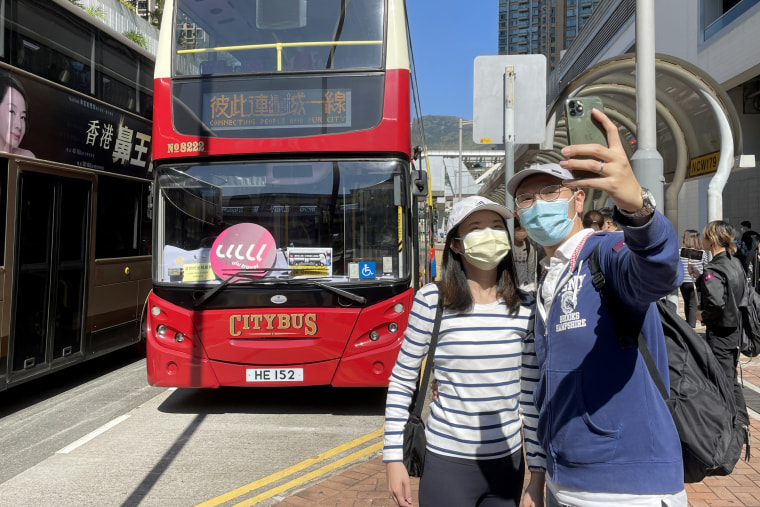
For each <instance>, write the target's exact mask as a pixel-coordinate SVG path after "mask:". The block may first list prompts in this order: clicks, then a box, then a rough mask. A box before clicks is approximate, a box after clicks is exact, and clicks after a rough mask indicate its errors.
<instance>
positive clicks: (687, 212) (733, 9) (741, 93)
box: [547, 0, 760, 236]
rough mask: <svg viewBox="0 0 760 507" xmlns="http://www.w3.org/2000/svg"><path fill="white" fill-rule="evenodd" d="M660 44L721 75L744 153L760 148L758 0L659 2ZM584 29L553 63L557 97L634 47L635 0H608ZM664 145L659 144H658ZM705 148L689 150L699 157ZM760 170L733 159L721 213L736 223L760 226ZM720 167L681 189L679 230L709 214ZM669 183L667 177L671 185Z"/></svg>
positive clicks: (664, 51) (704, 127)
mask: <svg viewBox="0 0 760 507" xmlns="http://www.w3.org/2000/svg"><path fill="white" fill-rule="evenodd" d="M654 11H655V12H654V14H655V26H654V38H655V51H656V52H657V53H658V54H660V55H670V56H674V57H677V58H679V59H681V60H684V61H686V62H687V63H689V64H691V65H693V66H695V67H697V68H699V69H701V70H702V71H703V72H705V73H706V74H708V75H709V76H710V77H711V78H712V79H713V80H715V81H716V82H717V83H718V84H719V86H720V87H721V89H722V90H723V91H724V92H725V93H726V95H727V96H728V98H729V100H730V102H731V105H732V106H733V108H734V109H735V110H736V113H737V117H738V120H739V124H740V127H741V128H740V129H738V132H737V133H736V134H735V136H740V138H739V139H738V140H737V141H738V142H737V144H738V145H740V146H741V153H736V155H740V154H743V155H755V157H756V158H758V155H760V52H758V51H756V50H754V48H757V47H760V30H758V29H757V27H758V26H760V0H740V1H732V2H724V1H722V0H668V1H667V2H654ZM587 21H588V24H587V25H586V30H584V32H583V33H581V34H579V36H578V37H577V38H576V40H575V41H574V44H573V45H572V46H571V47H570V48H569V49H568V50H567V52H566V53H565V55H564V57H563V59H562V60H561V62H559V64H558V65H557V66H556V67H555V68H554V69H553V71H552V72H551V74H550V76H549V80H548V82H547V93H548V97H547V99H548V100H549V102H551V101H553V100H554V99H555V98H556V97H557V96H558V95H560V94H561V92H562V88H563V86H565V84H566V83H569V82H571V81H572V80H573V79H575V77H576V76H578V75H579V74H580V73H581V72H583V71H584V70H585V69H588V68H590V67H592V66H594V65H596V64H598V63H600V62H602V61H605V60H608V59H610V58H613V57H617V56H619V55H622V54H625V53H635V51H636V2H635V0H605V1H604V2H603V3H602V4H600V5H599V6H598V9H596V10H595V12H594V15H593V16H592V17H590V18H589V19H588V20H587ZM682 127H683V128H684V130H688V129H699V130H700V131H705V132H712V133H713V135H714V136H716V137H717V136H719V133H718V130H719V129H718V128H717V125H714V124H711V123H710V122H706V123H705V122H699V121H695V122H694V123H693V124H691V125H688V126H685V125H684V126H682ZM662 149H665V147H662V146H658V150H662ZM704 155H705V154H704V153H688V154H687V156H688V159H689V160H691V161H692V162H693V161H697V160H699V159H700V157H702V156H704ZM666 171H667V168H666ZM759 173H760V171H758V168H756V167H755V168H740V167H738V164H737V165H735V166H734V169H733V171H732V172H731V174H730V177H729V179H728V181H727V183H726V184H725V186H724V187H723V192H722V218H723V220H726V221H727V222H729V223H730V224H731V225H733V226H734V227H735V228H737V229H738V227H739V223H740V222H741V221H743V220H749V221H750V222H752V225H753V227H754V228H755V230H758V228H759V227H760V174H759ZM714 176H715V174H714V173H710V172H707V173H700V174H698V175H695V176H689V177H688V178H687V179H686V181H685V182H684V184H683V186H682V187H681V189H680V192H679V193H678V221H677V223H676V224H674V225H675V226H676V228H677V232H678V233H679V236H680V235H681V234H682V232H683V231H684V230H685V229H697V230H699V231H701V230H702V228H703V227H704V226H705V225H706V223H707V221H708V187H710V185H711V183H714V181H713V177H714ZM668 184H669V182H668V181H667V180H666V189H667V186H668Z"/></svg>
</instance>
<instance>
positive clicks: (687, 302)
mask: <svg viewBox="0 0 760 507" xmlns="http://www.w3.org/2000/svg"><path fill="white" fill-rule="evenodd" d="M683 246H684V248H682V249H681V264H682V265H683V283H682V284H681V296H682V297H683V313H684V316H685V317H686V319H685V320H686V322H688V323H689V325H690V326H691V327H696V325H697V307H698V302H697V290H696V287H695V284H694V282H696V280H697V278H699V276H700V275H701V274H702V271H704V267H705V264H707V261H708V257H707V252H705V251H704V250H702V240H701V239H700V237H699V232H698V231H695V230H694V229H686V230H685V231H684V232H683ZM695 251H696V252H695ZM697 252H699V253H700V255H699V259H697V258H692V257H693V256H694V254H696V253H697ZM684 254H686V255H684ZM689 254H691V255H689Z"/></svg>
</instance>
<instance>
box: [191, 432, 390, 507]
mask: <svg viewBox="0 0 760 507" xmlns="http://www.w3.org/2000/svg"><path fill="white" fill-rule="evenodd" d="M382 435H383V428H380V429H379V430H377V431H373V432H372V433H368V434H366V435H364V436H361V437H359V438H355V439H354V440H351V441H350V442H346V443H345V444H341V445H339V446H338V447H335V448H333V449H330V450H329V451H325V452H323V453H321V454H317V455H316V456H314V457H312V458H309V459H306V460H304V461H302V462H300V463H296V464H295V465H292V466H289V467H288V468H284V469H282V470H280V471H278V472H275V473H273V474H272V475H269V476H267V477H264V478H261V479H258V480H256V481H253V482H251V483H249V484H246V485H245V486H241V487H239V488H237V489H234V490H232V491H230V492H229V493H225V494H223V495H220V496H218V497H216V498H212V499H211V500H207V501H205V502H203V503H200V504H198V505H197V506H196V507H213V506H216V505H221V504H223V503H225V502H229V501H230V500H232V499H234V498H237V497H239V496H242V495H244V494H246V493H249V492H251V491H254V490H256V489H259V488H261V487H263V486H266V485H267V484H271V483H273V482H276V481H279V480H280V479H283V478H285V477H287V476H289V475H293V474H294V473H296V472H300V471H301V470H304V469H306V468H308V467H310V466H312V465H315V464H317V463H319V462H321V461H324V460H326V459H328V458H331V457H333V456H336V455H338V454H340V453H342V452H344V451H347V450H348V449H351V448H353V447H356V446H358V445H361V444H363V443H365V442H369V441H370V440H373V439H375V438H379V437H381V436H382ZM380 448H382V443H377V444H375V445H373V446H370V447H368V448H367V449H371V451H369V452H366V451H367V449H364V450H362V451H358V452H355V453H353V454H351V455H349V456H346V457H345V458H343V459H341V460H338V461H336V462H335V463H341V465H338V466H342V464H343V463H348V462H349V461H350V460H349V458H351V459H358V458H359V457H362V456H366V455H367V454H370V453H371V452H374V451H375V450H377V449H380ZM361 453H364V454H361ZM357 455H358V456H357ZM352 456H353V458H352ZM345 460H349V461H345ZM329 466H331V465H327V466H326V467H322V468H320V469H318V470H315V471H314V472H311V473H309V474H307V475H306V476H311V475H312V474H314V473H316V472H319V471H320V470H322V469H325V468H327V467H329ZM329 470H332V468H330V469H327V470H324V472H328V471H329ZM324 472H323V473H324ZM306 476H304V477H306ZM307 480H308V479H307ZM296 481H298V479H295V480H293V481H291V482H296ZM291 482H289V483H288V484H290V483H291ZM290 487H292V486H289V487H288V488H286V489H289V488H290ZM277 489H279V488H277ZM283 491H284V490H283ZM263 494H267V493H263ZM276 494H277V493H272V496H273V495H276ZM257 498H258V497H257ZM265 498H268V497H265Z"/></svg>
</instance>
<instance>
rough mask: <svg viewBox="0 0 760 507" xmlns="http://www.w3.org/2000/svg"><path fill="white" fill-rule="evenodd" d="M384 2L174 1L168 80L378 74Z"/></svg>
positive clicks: (280, 0) (289, 0) (320, 0)
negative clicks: (172, 77) (322, 73)
mask: <svg viewBox="0 0 760 507" xmlns="http://www.w3.org/2000/svg"><path fill="white" fill-rule="evenodd" d="M384 3H385V2H384V0H350V1H349V0H204V1H202V2H199V1H198V0H179V2H178V10H177V17H176V21H175V23H176V29H175V34H176V35H175V41H174V46H175V51H176V58H175V62H176V64H175V68H174V72H175V75H176V76H193V75H200V74H204V75H208V74H227V73H233V72H239V73H252V72H289V71H317V70H322V71H324V70H333V69H341V70H344V69H378V68H380V67H381V66H382V63H383V62H382V59H383V58H382V55H383V47H382V45H383V21H384Z"/></svg>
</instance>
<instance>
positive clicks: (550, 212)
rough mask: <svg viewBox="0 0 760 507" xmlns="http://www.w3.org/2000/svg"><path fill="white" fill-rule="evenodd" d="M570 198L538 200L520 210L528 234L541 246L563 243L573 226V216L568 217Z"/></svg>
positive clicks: (521, 221) (521, 220) (521, 219)
mask: <svg viewBox="0 0 760 507" xmlns="http://www.w3.org/2000/svg"><path fill="white" fill-rule="evenodd" d="M569 203H570V199H557V200H554V201H540V200H537V201H536V202H535V203H534V204H533V206H531V207H530V208H528V209H526V210H523V211H520V212H519V215H520V223H521V224H522V225H523V227H525V232H527V233H528V236H530V238H531V239H532V240H533V241H535V242H536V243H538V244H539V245H541V246H554V245H557V244H559V243H561V242H562V241H563V240H564V239H565V238H566V237H567V235H568V234H570V230H571V229H572V228H573V218H568V216H567V209H568V204H569Z"/></svg>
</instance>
